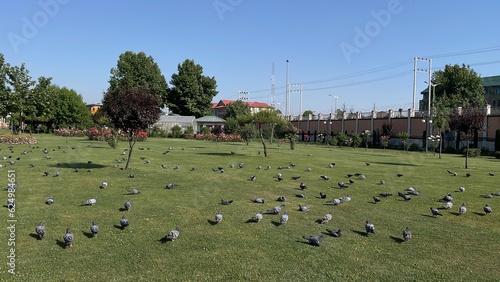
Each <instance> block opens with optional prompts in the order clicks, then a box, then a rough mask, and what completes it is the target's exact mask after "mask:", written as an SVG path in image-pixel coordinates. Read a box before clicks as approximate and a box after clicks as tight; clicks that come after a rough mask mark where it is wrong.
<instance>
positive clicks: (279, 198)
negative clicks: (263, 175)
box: [276, 196, 286, 202]
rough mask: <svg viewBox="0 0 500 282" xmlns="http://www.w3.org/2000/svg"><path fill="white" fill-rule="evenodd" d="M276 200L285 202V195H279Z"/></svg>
mask: <svg viewBox="0 0 500 282" xmlns="http://www.w3.org/2000/svg"><path fill="white" fill-rule="evenodd" d="M276 201H278V202H286V198H285V196H279V197H278V199H276Z"/></svg>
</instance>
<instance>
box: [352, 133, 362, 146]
mask: <svg viewBox="0 0 500 282" xmlns="http://www.w3.org/2000/svg"><path fill="white" fill-rule="evenodd" d="M351 138H352V146H353V147H354V148H357V147H359V145H361V143H363V138H362V137H361V135H359V134H358V133H353V134H351Z"/></svg>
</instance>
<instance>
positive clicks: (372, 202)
mask: <svg viewBox="0 0 500 282" xmlns="http://www.w3.org/2000/svg"><path fill="white" fill-rule="evenodd" d="M367 203H368V204H376V203H377V202H374V201H367Z"/></svg>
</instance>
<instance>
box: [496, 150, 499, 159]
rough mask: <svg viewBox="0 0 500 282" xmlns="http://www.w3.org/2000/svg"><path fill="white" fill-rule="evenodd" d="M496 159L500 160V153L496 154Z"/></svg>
mask: <svg viewBox="0 0 500 282" xmlns="http://www.w3.org/2000/svg"><path fill="white" fill-rule="evenodd" d="M495 158H497V159H500V151H496V152H495Z"/></svg>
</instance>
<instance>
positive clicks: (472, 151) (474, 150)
mask: <svg viewBox="0 0 500 282" xmlns="http://www.w3.org/2000/svg"><path fill="white" fill-rule="evenodd" d="M462 154H463V155H464V156H465V154H467V155H468V156H469V157H470V158H472V157H479V156H481V149H479V148H469V150H467V148H466V149H463V151H462Z"/></svg>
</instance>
